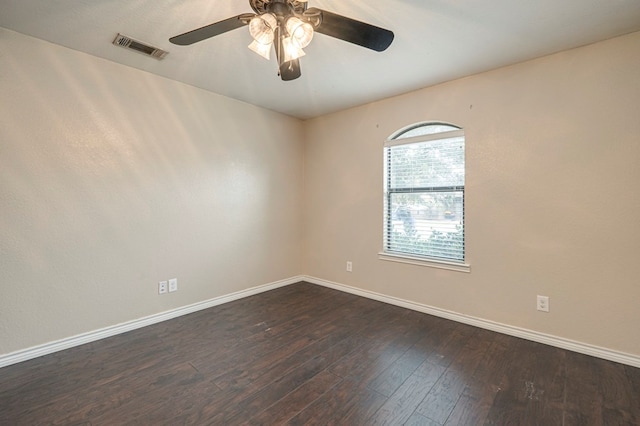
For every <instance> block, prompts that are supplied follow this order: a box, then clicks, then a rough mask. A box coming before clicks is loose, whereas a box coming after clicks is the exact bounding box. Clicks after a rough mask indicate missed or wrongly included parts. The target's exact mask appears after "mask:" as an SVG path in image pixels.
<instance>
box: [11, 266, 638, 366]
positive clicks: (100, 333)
mask: <svg viewBox="0 0 640 426" xmlns="http://www.w3.org/2000/svg"><path fill="white" fill-rule="evenodd" d="M300 281H306V282H309V283H312V284H317V285H321V286H323V287H328V288H332V289H334V290H339V291H343V292H345V293H351V294H355V295H357V296H362V297H366V298H368V299H373V300H377V301H379V302H384V303H388V304H391V305H395V306H400V307H403V308H407V309H411V310H413V311H418V312H423V313H425V314H429V315H434V316H437V317H441V318H446V319H450V320H453V321H457V322H460V323H463V324H468V325H472V326H475V327H480V328H484V329H487V330H491V331H495V332H498V333H502V334H507V335H509V336H514V337H520V338H523V339H527V340H531V341H533V342H538V343H543V344H545V345H550V346H555V347H558V348H562V349H567V350H570V351H573V352H578V353H582V354H585V355H590V356H594V357H597V358H602V359H606V360H609V361H614V362H619V363H621V364H626V365H630V366H633V367H638V368H640V356H637V355H632V354H628V353H624V352H618V351H614V350H611V349H607V348H602V347H599V346H594V345H590V344H587V343H582V342H577V341H574V340H570V339H565V338H562V337H557V336H552V335H549V334H545V333H539V332H537V331H532V330H528V329H524V328H520V327H514V326H512V325H507V324H501V323H498V322H495V321H489V320H486V319H482V318H477V317H473V316H470V315H464V314H459V313H457V312H453V311H448V310H445V309H440V308H436V307H433V306H428V305H424V304H421V303H416V302H411V301H408V300H404V299H400V298H397V297H392V296H387V295H384V294H381V293H376V292H373V291H368V290H363V289H359V288H356V287H351V286H348V285H344V284H339V283H335V282H332V281H327V280H323V279H320V278H315V277H311V276H297V277H291V278H288V279H285V280H281V281H275V282H272V283H269V284H264V285H261V286H257V287H252V288H248V289H246V290H241V291H238V292H235V293H231V294H227V295H224V296H219V297H215V298H213V299H209V300H205V301H202V302H198V303H194V304H192V305H188V306H183V307H180V308H176V309H172V310H170V311H166V312H161V313H158V314H154V315H150V316H148V317H144V318H140V319H136V320H133V321H128V322H125V323H122V324H116V325H113V326H110V327H105V328H102V329H99V330H95V331H90V332H88V333H83V334H79V335H77V336H72V337H68V338H65V339H61V340H57V341H54V342H49V343H45V344H43V345H38V346H34V347H31V348H27V349H23V350H20V351H16V352H11V353H8V354H4V355H0V368H2V367H6V366H8V365H11V364H17V363H19V362H22V361H27V360H30V359H33V358H37V357H39V356H43V355H48V354H52V353H54V352H58V351H62V350H65V349H69V348H72V347H75V346H80V345H83V344H85V343H90V342H94V341H96V340H100V339H104V338H107V337H111V336H115V335H117V334H121V333H126V332H127V331H131V330H135V329H138V328H142V327H146V326H148V325H152V324H157V323H159V322H163V321H167V320H170V319H173V318H177V317H180V316H182V315H187V314H191V313H193V312H197V311H201V310H203V309H207V308H211V307H213V306H217V305H222V304H223V303H228V302H232V301H234V300H238V299H242V298H245V297H249V296H253V295H256V294H259V293H263V292H265V291H269V290H273V289H276V288H279V287H284V286H287V285H290V284H295V283H297V282H300Z"/></svg>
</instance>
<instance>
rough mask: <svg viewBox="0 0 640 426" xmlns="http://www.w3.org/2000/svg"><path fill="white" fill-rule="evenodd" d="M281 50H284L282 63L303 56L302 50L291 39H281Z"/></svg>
mask: <svg viewBox="0 0 640 426" xmlns="http://www.w3.org/2000/svg"><path fill="white" fill-rule="evenodd" d="M282 50H284V62H289V61H293V60H294V59H298V58H300V57H302V56H304V55H305V53H304V50H302V49H301V48H300V46H298V44H297V43H295V42H294V41H293V40H292V39H291V37H285V38H283V39H282Z"/></svg>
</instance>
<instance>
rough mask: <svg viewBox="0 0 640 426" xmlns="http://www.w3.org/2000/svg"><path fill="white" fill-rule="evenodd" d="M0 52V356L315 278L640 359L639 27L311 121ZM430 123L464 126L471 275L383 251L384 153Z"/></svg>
mask: <svg viewBox="0 0 640 426" xmlns="http://www.w3.org/2000/svg"><path fill="white" fill-rule="evenodd" d="M0 43H2V51H1V52H0V59H1V61H2V64H3V66H2V67H0V99H1V102H0V208H1V215H0V290H1V297H0V354H5V353H9V352H12V351H16V350H20V349H25V348H28V347H31V346H34V345H39V344H43V343H46V342H51V341H54V340H57V339H62V338H65V337H70V336H73V335H76V334H78V333H83V332H89V331H93V330H96V329H99V328H101V327H107V326H111V325H114V324H118V323H121V322H124V321H129V320H134V319H138V318H142V317H145V316H148V315H153V314H155V313H158V312H163V311H166V310H170V309H173V308H177V307H180V306H185V305H188V304H190V303H194V302H199V301H203V300H207V299H210V298H213V297H217V296H220V295H225V294H229V293H232V292H235V291H239V290H243V289H246V288H249V287H252V286H256V285H260V284H266V283H269V282H273V281H276V280H280V279H285V278H289V277H294V276H296V275H299V274H302V273H305V274H308V275H310V276H314V277H317V278H321V279H324V280H330V281H334V282H337V283H342V284H346V285H350V286H354V287H358V288H361V289H364V290H369V291H374V292H379V293H383V294H386V295H389V296H395V297H399V298H403V299H407V300H410V301H414V302H417V303H422V304H426V305H430V306H434V307H437V308H441V309H447V310H451V311H454V312H458V313H460V314H463V315H471V316H475V317H479V318H483V319H487V320H492V321H497V322H500V323H504V324H508V325H511V326H515V327H524V328H527V329H530V330H535V331H539V332H543V333H549V334H552V335H555V336H558V337H564V338H568V339H573V340H577V341H580V342H584V343H589V344H594V345H599V346H603V347H606V348H610V349H613V350H619V351H623V352H628V353H631V354H636V355H640V338H639V337H638V333H637V325H638V324H640V310H639V309H638V308H637V302H638V300H640V284H638V282H639V281H640V280H639V279H638V278H637V277H636V274H635V268H634V262H635V261H636V258H637V256H638V253H640V221H638V219H637V217H638V216H639V213H640V194H639V193H638V191H636V190H635V189H634V188H633V187H632V184H634V183H636V182H639V181H640V168H639V167H638V164H639V160H640V138H639V137H638V135H639V134H640V120H638V118H637V117H638V106H639V105H640V78H639V77H638V72H637V70H638V69H640V57H639V56H638V55H637V52H638V51H640V33H636V34H632V35H629V36H626V37H620V38H616V39H613V40H609V41H606V42H602V43H598V44H595V45H592V46H587V47H584V48H580V49H576V50H572V51H568V52H563V53H560V54H557V55H553V56H549V57H545V58H541V59H538V60H535V61H531V62H527V63H523V64H519V65H516V66H512V67H508V68H503V69H500V70H496V71H492V72H489V73H485V74H481V75H476V76H473V77H470V78H466V79H462V80H458V81H453V82H450V83H447V84H443V85H440V86H436V87H431V88H427V89H424V90H420V91H416V92H413V93H410V94H407V95H403V96H399V97H396V98H392V99H388V100H384V101H380V102H377V103H373V104H369V105H366V106H363V107H360V108H355V109H351V110H347V111H343V112H340V113H336V114H333V115H329V116H325V117H321V118H318V119H315V120H310V121H307V122H305V123H301V122H299V121H298V120H295V119H291V118H288V117H285V116H283V115H279V114H276V113H273V112H269V111H266V110H263V109H260V108H257V107H253V106H250V105H247V104H244V103H241V102H237V101H233V100H230V99H228V98H224V97H221V96H217V95H215V94H211V93H208V92H205V91H202V90H199V89H196V88H193V87H190V86H186V85H183V84H180V83H177V82H172V81H170V80H166V79H163V78H160V77H157V76H154V75H151V74H148V73H144V72H140V71H137V70H134V69H131V68H127V67H123V66H120V65H117V64H114V63H111V62H108V61H103V60H100V59H97V58H94V57H91V56H88V55H85V54H82V53H78V52H74V51H71V50H68V49H65V48H62V47H59V46H55V45H51V44H48V43H45V42H42V41H39V40H36V39H33V38H30V37H25V36H22V35H19V34H16V33H13V32H11V31H6V30H2V29H0ZM424 120H442V121H449V122H452V123H455V124H458V125H460V126H462V127H464V129H465V131H466V136H467V198H466V212H467V255H468V261H469V263H470V264H471V268H472V272H471V273H470V274H465V273H460V272H451V271H443V270H438V269H432V268H427V267H420V266H413V265H405V264H399V263H393V262H387V261H382V260H379V259H378V257H377V253H378V252H379V251H380V249H381V247H382V143H383V141H384V139H385V138H386V137H387V136H389V135H390V134H391V133H392V132H394V131H395V130H397V129H399V128H401V127H403V126H406V125H408V124H411V123H414V122H418V121H424ZM248 123H249V124H248ZM303 132H304V133H303ZM303 194H304V195H303ZM302 237H304V240H303V239H302ZM301 253H304V254H305V255H304V256H302V255H301ZM347 260H351V261H353V266H354V271H353V273H347V272H346V271H345V262H346V261H347ZM173 277H177V278H178V279H179V284H180V290H179V291H178V292H177V293H174V294H170V295H165V296H158V295H157V294H156V290H157V288H156V286H157V282H158V281H159V280H164V279H168V278H173ZM537 294H544V295H548V296H550V297H551V312H550V313H549V314H542V313H538V312H536V311H535V296H536V295H537Z"/></svg>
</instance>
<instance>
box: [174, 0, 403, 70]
mask: <svg viewBox="0 0 640 426" xmlns="http://www.w3.org/2000/svg"><path fill="white" fill-rule="evenodd" d="M249 4H250V5H251V8H252V9H253V10H254V12H255V13H243V14H240V15H238V16H234V17H231V18H228V19H225V20H223V21H219V22H215V23H213V24H210V25H206V26H204V27H201V28H197V29H195V30H192V31H189V32H186V33H184V34H180V35H177V36H175V37H171V38H170V39H169V41H170V42H171V43H173V44H178V45H181V46H186V45H190V44H193V43H196V42H199V41H202V40H206V39H208V38H211V37H214V36H217V35H220V34H223V33H226V32H227V31H231V30H235V29H236V28H240V27H243V26H245V25H248V26H249V33H250V34H251V36H252V37H253V41H252V42H251V44H250V45H249V49H251V50H253V51H254V52H256V53H257V54H259V55H260V56H263V57H264V58H266V59H267V60H268V59H269V58H270V52H271V50H272V47H273V48H275V53H276V59H277V61H278V70H279V72H278V73H279V75H280V78H282V80H285V81H288V80H294V79H296V78H298V77H300V75H301V72H300V60H299V58H300V57H301V56H303V55H304V54H305V53H304V51H303V50H302V49H303V48H304V47H306V46H307V45H308V44H309V43H310V42H311V39H312V38H313V34H314V32H318V33H320V34H324V35H328V36H330V37H335V38H338V39H340V40H344V41H347V42H349V43H353V44H357V45H359V46H362V47H366V48H368V49H372V50H375V51H377V52H382V51H383V50H385V49H386V48H387V47H389V45H391V42H392V41H393V32H391V31H389V30H386V29H384V28H380V27H376V26H374V25H370V24H366V23H364V22H360V21H356V20H355V19H351V18H347V17H345V16H341V15H337V14H335V13H332V12H328V11H326V10H321V9H318V8H315V7H312V8H307V0H249Z"/></svg>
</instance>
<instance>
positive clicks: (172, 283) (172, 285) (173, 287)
mask: <svg viewBox="0 0 640 426" xmlns="http://www.w3.org/2000/svg"><path fill="white" fill-rule="evenodd" d="M174 291H178V279H177V278H171V279H170V280H169V292H170V293H173V292H174Z"/></svg>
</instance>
